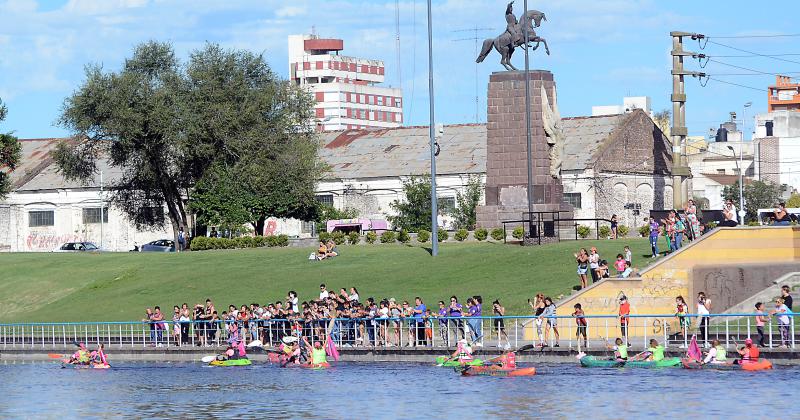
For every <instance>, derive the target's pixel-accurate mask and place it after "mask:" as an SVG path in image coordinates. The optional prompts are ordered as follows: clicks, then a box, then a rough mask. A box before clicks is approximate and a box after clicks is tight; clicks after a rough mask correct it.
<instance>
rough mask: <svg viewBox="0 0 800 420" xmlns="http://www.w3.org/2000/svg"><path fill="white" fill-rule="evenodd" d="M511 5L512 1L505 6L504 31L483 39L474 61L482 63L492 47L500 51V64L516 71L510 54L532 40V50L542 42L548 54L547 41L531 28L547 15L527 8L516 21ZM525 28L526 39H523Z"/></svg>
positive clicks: (525, 46)
mask: <svg viewBox="0 0 800 420" xmlns="http://www.w3.org/2000/svg"><path fill="white" fill-rule="evenodd" d="M513 5H514V2H513V1H512V2H511V3H508V6H506V31H505V32H503V33H502V34H500V36H498V37H497V38H494V39H491V38H490V39H486V40H484V41H483V48H482V49H481V54H480V55H479V56H478V58H477V59H476V60H475V61H476V62H478V63H482V62H483V60H484V59H485V58H486V56H487V55H489V53H490V52H492V47H494V49H495V50H497V52H498V53H500V57H501V58H500V64H502V65H503V67H505V68H506V70H509V71H511V70H513V71H516V70H517V68H516V67H514V65H513V64H511V56H512V55H513V54H514V49H515V48H517V47H523V48H527V47H528V46H530V44H531V43H533V42H535V43H536V45H533V46H532V49H533V50H536V49H537V48H539V44H540V43H543V44H544V49H545V52H547V55H550V48H548V46H547V41H546V40H545V39H544V38H542V37H540V36H538V35H536V31H534V30H533V28H538V27H539V25H540V24H541V23H542V21H543V20H544V21H546V20H547V17H545V15H544V13H542V12H540V11H538V10H529V11H528V12H527V13H525V14H523V15H522V16H520V18H519V21H517V17H516V16H514V10H513ZM526 28H527V32H528V39H524V38H525V29H526Z"/></svg>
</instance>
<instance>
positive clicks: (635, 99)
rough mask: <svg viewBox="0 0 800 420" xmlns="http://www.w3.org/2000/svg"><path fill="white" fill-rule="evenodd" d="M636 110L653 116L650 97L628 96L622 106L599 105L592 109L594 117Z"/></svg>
mask: <svg viewBox="0 0 800 420" xmlns="http://www.w3.org/2000/svg"><path fill="white" fill-rule="evenodd" d="M636 109H641V110H643V111H644V112H645V113H646V114H647V115H649V116H651V117H652V116H653V110H652V108H651V106H650V97H649V96H626V97H624V98H622V105H599V106H593V107H592V116H593V117H599V116H602V115H618V114H627V113H629V112H633V111H634V110H636Z"/></svg>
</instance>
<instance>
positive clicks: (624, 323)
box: [619, 295, 631, 345]
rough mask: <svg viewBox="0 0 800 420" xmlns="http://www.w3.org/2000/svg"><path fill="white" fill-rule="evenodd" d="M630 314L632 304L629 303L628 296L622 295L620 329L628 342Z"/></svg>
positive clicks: (620, 301) (620, 300)
mask: <svg viewBox="0 0 800 420" xmlns="http://www.w3.org/2000/svg"><path fill="white" fill-rule="evenodd" d="M630 314H631V304H630V303H628V298H627V297H626V296H625V295H622V296H620V298H619V329H620V330H621V331H622V337H623V340H625V342H626V343H627V342H628V321H629V320H630V317H629V315H630ZM628 345H630V344H628Z"/></svg>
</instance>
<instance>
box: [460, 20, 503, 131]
mask: <svg viewBox="0 0 800 420" xmlns="http://www.w3.org/2000/svg"><path fill="white" fill-rule="evenodd" d="M493 30H494V28H479V27H478V25H475V27H474V28H471V29H459V30H457V31H452V32H472V33H473V35H472V36H471V37H469V38H461V39H454V40H453V41H454V42H458V41H473V42H474V43H475V57H477V56H478V52H479V49H478V48H479V47H478V41H480V40H481V39H480V37H478V32H485V31H493ZM478 90H479V88H478V62H477V61H476V62H475V123H476V124H477V123H480V122H481V121H480V115H481V113H480V103H479V101H478V98H479V96H478Z"/></svg>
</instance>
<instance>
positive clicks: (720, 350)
mask: <svg viewBox="0 0 800 420" xmlns="http://www.w3.org/2000/svg"><path fill="white" fill-rule="evenodd" d="M715 348H716V349H717V356H716V357H714V360H716V361H718V362H726V361H727V360H728V356H727V353H726V351H725V347H722V346H721V345H720V346H717V347H715Z"/></svg>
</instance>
